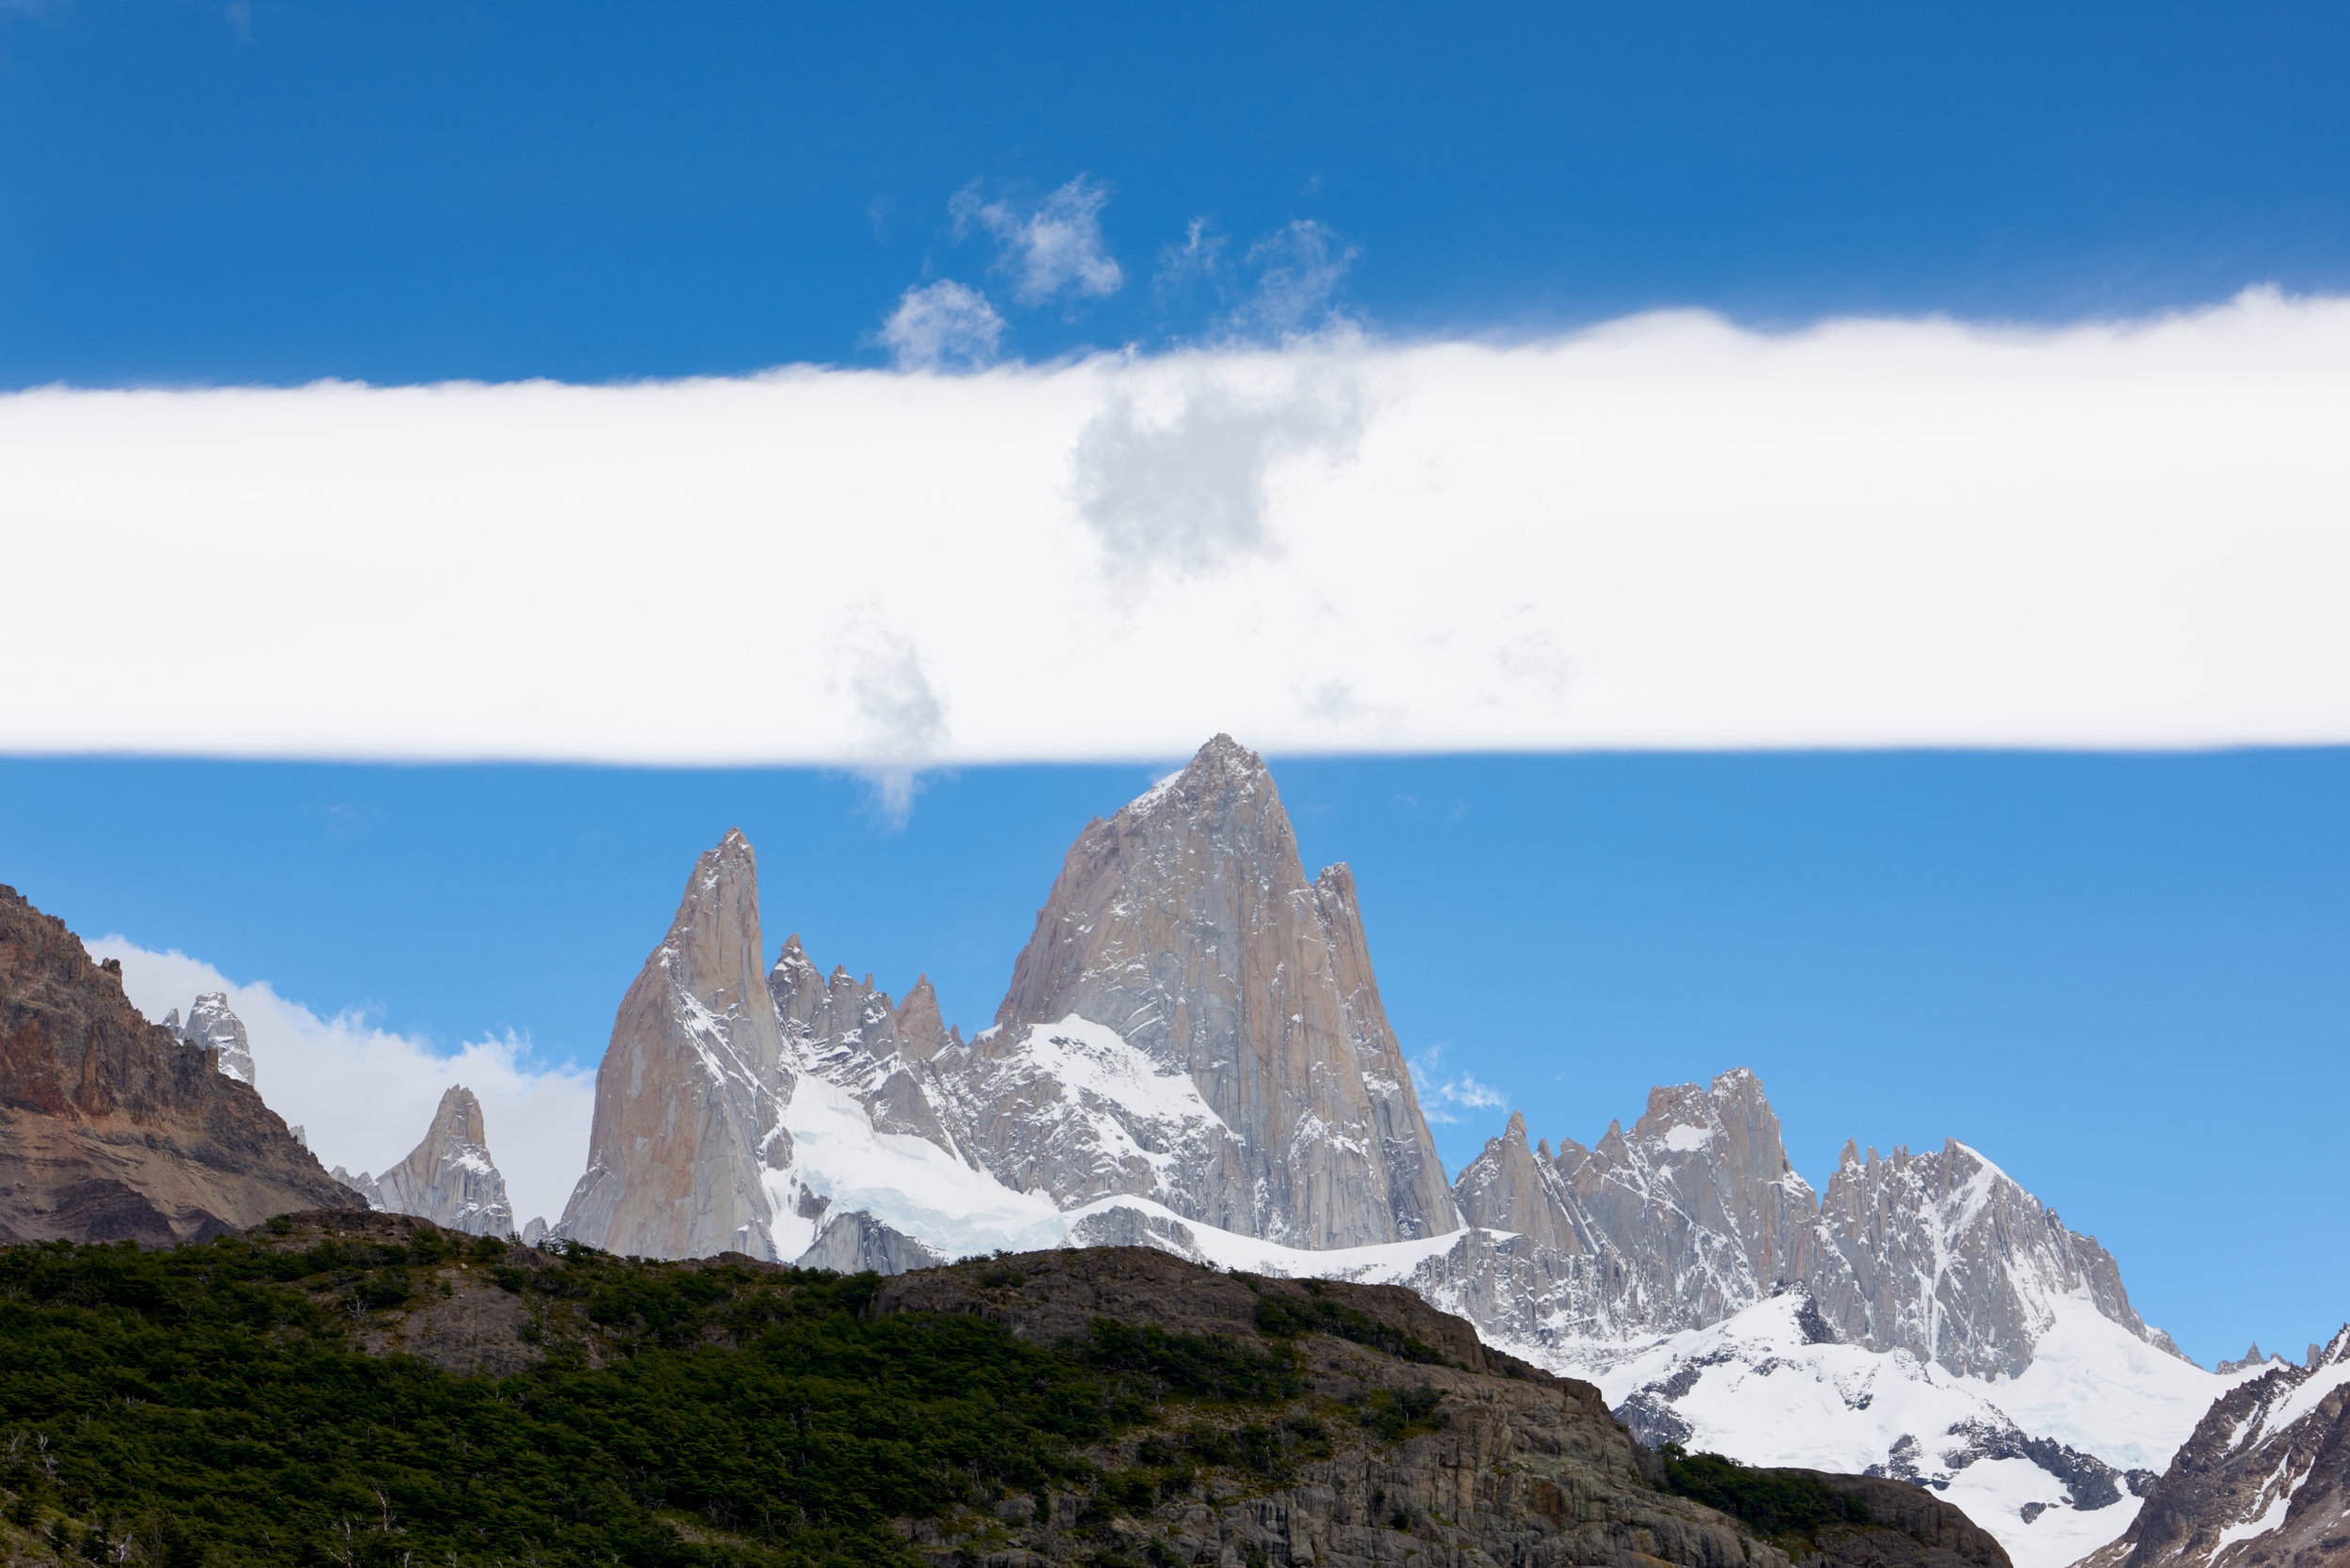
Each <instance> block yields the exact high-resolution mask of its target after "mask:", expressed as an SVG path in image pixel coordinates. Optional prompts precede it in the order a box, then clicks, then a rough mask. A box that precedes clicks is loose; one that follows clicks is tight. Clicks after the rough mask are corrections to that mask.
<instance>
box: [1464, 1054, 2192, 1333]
mask: <svg viewBox="0 0 2350 1568" xmlns="http://www.w3.org/2000/svg"><path fill="white" fill-rule="evenodd" d="M1526 1133H1527V1129H1526V1123H1525V1121H1524V1119H1523V1118H1519V1117H1513V1118H1512V1121H1511V1123H1510V1125H1509V1127H1508V1128H1507V1129H1506V1130H1505V1131H1504V1132H1503V1134H1502V1136H1501V1137H1497V1138H1495V1139H1493V1140H1492V1141H1490V1142H1489V1143H1487V1145H1486V1146H1485V1149H1484V1151H1483V1152H1482V1153H1481V1154H1480V1155H1479V1156H1478V1158H1477V1159H1476V1160H1474V1161H1473V1162H1471V1163H1470V1164H1469V1165H1468V1166H1467V1167H1466V1168H1464V1169H1463V1171H1462V1172H1461V1176H1460V1178H1459V1180H1458V1181H1457V1182H1456V1183H1455V1184H1454V1193H1455V1196H1456V1197H1457V1199H1458V1200H1459V1202H1460V1205H1461V1211H1462V1213H1463V1215H1465V1217H1466V1218H1467V1219H1468V1220H1469V1221H1470V1223H1471V1224H1473V1225H1478V1226H1482V1227H1486V1228H1489V1229H1492V1230H1496V1231H1514V1232H1517V1233H1518V1234H1520V1235H1521V1236H1523V1237H1525V1238H1526V1239H1527V1242H1528V1245H1527V1246H1526V1247H1521V1248H1519V1249H1517V1251H1516V1253H1515V1254H1513V1257H1514V1261H1515V1265H1516V1266H1515V1268H1514V1269H1513V1272H1514V1273H1515V1274H1516V1275H1517V1276H1518V1277H1519V1288H1516V1289H1513V1290H1512V1291H1511V1292H1510V1293H1509V1303H1508V1305H1505V1304H1504V1303H1502V1302H1499V1301H1488V1302H1486V1303H1484V1304H1482V1307H1481V1315H1479V1320H1478V1321H1479V1322H1480V1323H1481V1325H1485V1326H1486V1327H1487V1328H1488V1331H1489V1332H1496V1333H1500V1334H1502V1335H1504V1336H1506V1337H1507V1338H1509V1339H1510V1340H1512V1341H1518V1342H1524V1343H1529V1344H1536V1345H1544V1344H1548V1345H1559V1346H1572V1345H1575V1344H1577V1343H1585V1344H1590V1345H1591V1346H1592V1347H1593V1348H1592V1349H1591V1350H1590V1352H1589V1354H1595V1355H1601V1356H1605V1355H1606V1352H1605V1350H1604V1348H1602V1347H1604V1345H1605V1343H1606V1341H1610V1340H1636V1341H1637V1340H1642V1339H1646V1338H1651V1337H1653V1336H1654V1335H1656V1334H1659V1333H1668V1334H1669V1333H1675V1332H1679V1331H1682V1330H1685V1329H1692V1328H1700V1327H1703V1326H1705V1325H1709V1324H1713V1323H1718V1322H1721V1321H1722V1320H1724V1319H1725V1318H1728V1317H1730V1316H1731V1315H1732V1314H1733V1313H1735V1312H1737V1311H1739V1310H1742V1309H1745V1308H1747V1307H1749V1306H1752V1305H1754V1304H1755V1303H1756V1302H1759V1301H1763V1300H1766V1299H1768V1298H1769V1297H1770V1296H1772V1295H1774V1294H1778V1293H1779V1292H1782V1291H1785V1290H1787V1289H1789V1288H1791V1287H1795V1286H1800V1287H1802V1288H1803V1289H1804V1290H1805V1291H1806V1292H1807V1293H1808V1294H1809V1295H1810V1299H1811V1301H1812V1303H1813V1305H1814V1309H1816V1310H1817V1311H1818V1312H1819V1313H1820V1314H1821V1315H1822V1317H1823V1318H1824V1319H1825V1322H1826V1323H1827V1325H1829V1328H1830V1331H1831V1332H1832V1333H1833V1334H1834V1336H1835V1338H1836V1339H1837V1341H1840V1342H1842V1343H1848V1344H1857V1345H1863V1346H1866V1347H1867V1348H1869V1349H1871V1350H1878V1351H1891V1350H1895V1349H1901V1350H1906V1351H1908V1352H1910V1353H1911V1354H1912V1355H1914V1356H1918V1357H1919V1359H1920V1360H1924V1361H1931V1362H1934V1363H1935V1364H1936V1365H1939V1366H1941V1367H1943V1368H1945V1369H1947V1370H1948V1371H1950V1372H1954V1373H1958V1374H1960V1375H1962V1376H1965V1375H1979V1376H2010V1377H2012V1376H2014V1375H2016V1374H2017V1373H2019V1372H2022V1371H2023V1370H2024V1369H2025V1368H2027V1367H2029V1365H2030V1364H2031V1359H2032V1349H2033V1345H2034V1343H2035V1342H2036V1339H2037V1333H2038V1330H2039V1329H2040V1328H2042V1327H2043V1326H2045V1324H2046V1323H2047V1322H2048V1321H2049V1320H2050V1319H2051V1317H2052V1315H2053V1305H2052V1304H2053V1303H2054V1302H2056V1301H2057V1300H2058V1299H2060V1298H2064V1297H2071V1296H2074V1295H2076V1294H2085V1295H2086V1297H2087V1299H2089V1300H2090V1301H2091V1302H2092V1305H2093V1306H2094V1307H2095V1309H2096V1310H2097V1311H2098V1312H2099V1313H2100V1314H2101V1315H2103V1316H2105V1317H2106V1318H2107V1319H2109V1320H2111V1321H2112V1322H2114V1323H2115V1324H2118V1325H2121V1326H2122V1327H2123V1329H2124V1330H2125V1331H2126V1332H2128V1333H2129V1334H2131V1335H2132V1336H2134V1337H2136V1338H2137V1339H2139V1340H2141V1341H2144V1342H2146V1343H2147V1344H2150V1345H2153V1346H2154V1347H2155V1348H2157V1349H2159V1350H2161V1351H2164V1352H2165V1353H2167V1354H2170V1355H2173V1356H2175V1355H2177V1351H2176V1349H2175V1347H2173V1346H2172V1345H2171V1344H2170V1339H2169V1337H2168V1336H2167V1335H2164V1334H2163V1333H2162V1331H2161V1330H2159V1329H2155V1328H2150V1327H2149V1326H2148V1325H2146V1324H2145V1322H2144V1321H2143V1320H2142V1319H2140V1318H2139V1315H2138V1313H2137V1312H2136V1311H2135V1310H2134V1309H2132V1308H2131V1306H2130V1303H2129V1293H2128V1292H2127V1291H2126V1290H2124V1289H2123V1284H2122V1277H2121V1270H2120V1267H2119V1266H2118V1265H2117V1264H2116V1263H2115V1262H2114V1260H2113V1257H2112V1254H2110V1253H2108V1252H2107V1251H2106V1250H2105V1248H2103V1247H2099V1246H2098V1245H2097V1243H2096V1239H2095V1238H2094V1237H2092V1236H2083V1235H2080V1234H2078V1233H2076V1232H2075V1231H2069V1230H2067V1229H2065V1227H2064V1225H2063V1223H2062V1221H2061V1220H2060V1219H2059V1218H2058V1216H2057V1215H2056V1214H2055V1212H2054V1211H2053V1210H2049V1209H2046V1208H2045V1207H2043V1205H2042V1204H2041V1203H2040V1201H2039V1200H2037V1199H2035V1198H2033V1197H2032V1196H2031V1194H2029V1192H2026V1191H2025V1190H2024V1189H2023V1187H2022V1186H2021V1185H2019V1184H2017V1183H2016V1182H2015V1181H2014V1179H2013V1178H2012V1177H2010V1176H2009V1175H2008V1174H2007V1173H2006V1172H2005V1171H2003V1170H2001V1169H1999V1168H1998V1167H1997V1166H1995V1165H1993V1164H1992V1163H1991V1162H1990V1161H1989V1160H1987V1159H1985V1158H1984V1157H1983V1156H1982V1154H1980V1153H1978V1152H1975V1151H1974V1150H1972V1149H1970V1148H1968V1147H1967V1146H1966V1145H1965V1144H1963V1143H1959V1142H1957V1141H1956V1140H1954V1139H1953V1140H1951V1142H1949V1143H1947V1144H1945V1145H1944V1147H1943V1148H1942V1149H1941V1150H1940V1151H1938V1152H1926V1153H1920V1154H1912V1153H1911V1152H1909V1151H1908V1150H1906V1149H1896V1150H1895V1151H1894V1152H1893V1153H1892V1154H1891V1155H1890V1156H1885V1155H1880V1154H1878V1152H1876V1151H1875V1150H1873V1149H1872V1150H1870V1151H1869V1152H1868V1153H1867V1155H1866V1157H1865V1158H1864V1157H1863V1156H1862V1154H1861V1153H1860V1152H1859V1149H1858V1147H1857V1145H1854V1144H1847V1145H1846V1146H1845V1151H1844V1155H1843V1159H1842V1162H1841V1165H1840V1166H1839V1168H1838V1169H1837V1171H1836V1174H1835V1175H1834V1176H1833V1177H1832V1178H1831V1179H1830V1180H1829V1183H1828V1187H1827V1191H1826V1193H1825V1195H1822V1196H1815V1195H1814V1192H1813V1189H1812V1187H1811V1185H1810V1184H1809V1183H1808V1182H1806V1181H1805V1180H1804V1179H1803V1178H1802V1177H1801V1176H1800V1175H1798V1174H1797V1173H1796V1172H1795V1169H1794V1164H1793V1163H1792V1162H1791V1161H1790V1160H1789V1158H1788V1156H1787V1151H1786V1147H1785V1145H1784V1144H1783V1142H1782V1141H1781V1139H1780V1135H1779V1123H1778V1116H1777V1114H1776V1113H1775V1112H1773V1110H1772V1109H1771V1106H1770V1103H1769V1101H1768V1100H1767V1099H1766V1098H1765V1097H1764V1095H1763V1085H1762V1082H1761V1080H1759V1079H1758V1078H1756V1077H1755V1075H1754V1074H1752V1073H1749V1072H1747V1071H1746V1070H1745V1069H1743V1068H1739V1069H1734V1070H1732V1071H1731V1072H1728V1073H1724V1074H1721V1075H1720V1076H1718V1077H1716V1078H1715V1079H1714V1081H1713V1082H1712V1084H1710V1085H1699V1084H1683V1085H1681V1086H1679V1087H1678V1088H1669V1089H1657V1090H1652V1091H1651V1092H1650V1094H1649V1104H1648V1109H1647V1111H1646V1113H1645V1114H1643V1115H1642V1116H1641V1117H1640V1119H1639V1121H1637V1122H1636V1123H1635V1124H1634V1125H1633V1127H1632V1130H1631V1131H1630V1132H1629V1133H1627V1132H1626V1131H1625V1130H1624V1129H1623V1127H1622V1123H1620V1122H1611V1123H1610V1124H1609V1125H1608V1128H1607V1131H1606V1135H1605V1136H1603V1137H1601V1138H1600V1140H1599V1141H1598V1143H1597V1144H1595V1145H1593V1146H1592V1147H1590V1148H1589V1149H1586V1148H1584V1147H1583V1146H1582V1145H1580V1144H1577V1143H1575V1142H1573V1141H1572V1140H1562V1141H1561V1144H1560V1147H1559V1152H1557V1153H1555V1154H1554V1153H1552V1152H1551V1151H1550V1148H1549V1145H1548V1142H1547V1140H1545V1141H1544V1143H1543V1147H1542V1148H1541V1149H1540V1150H1539V1151H1532V1150H1528V1148H1527V1146H1526ZM1427 1268H1428V1275H1429V1283H1430V1286H1431V1288H1432V1289H1435V1290H1438V1291H1440V1292H1442V1291H1452V1292H1459V1291H1461V1290H1463V1289H1464V1287H1465V1281H1464V1278H1463V1274H1464V1271H1463V1270H1462V1269H1461V1268H1459V1267H1456V1266H1449V1265H1448V1264H1446V1263H1445V1262H1441V1261H1432V1262H1430V1263H1429V1264H1428V1265H1427Z"/></svg>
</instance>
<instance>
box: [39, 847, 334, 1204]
mask: <svg viewBox="0 0 2350 1568" xmlns="http://www.w3.org/2000/svg"><path fill="white" fill-rule="evenodd" d="M224 1011H225V1010H224ZM0 1152H4V1153H0V1237H5V1236H10V1235H12V1236H14V1237H17V1238H49V1237H62V1238H65V1239H68V1240H73V1241H108V1240H118V1239H125V1238H127V1239H131V1240H135V1241H138V1242H140V1243H143V1244H145V1245H149V1246H163V1245H167V1244H169V1243H172V1242H175V1241H188V1240H202V1239H204V1238H206V1237H209V1236H212V1235H216V1234H219V1233H221V1232H222V1231H229V1230H237V1229H241V1228H243V1227H245V1226H249V1225H253V1224H256V1223H258V1222H259V1221H261V1220H263V1219H266V1218H268V1217H269V1216H270V1215H276V1214H283V1213H285V1212H287V1211H289V1210H293V1209H314V1208H317V1207H320V1206H321V1205H322V1204H323V1205H341V1204H345V1203H348V1202H350V1201H351V1199H352V1195H351V1194H350V1193H349V1192H348V1191H346V1190H345V1189H344V1188H343V1187H342V1186H340V1185H339V1184H337V1183H336V1182H335V1181H334V1180H332V1179H331V1178H330V1177H329V1176H328V1175H327V1174H326V1172H325V1171H324V1170H323V1169H321V1168H320V1166H319V1162H318V1161H317V1160H316V1159H315V1158H313V1157H312V1156H311V1154H310V1152H309V1151H308V1150H307V1149H305V1148H304V1147H303V1146H302V1145H301V1143H300V1142H299V1141H298V1140H297V1139H296V1138H295V1137H293V1136H292V1134H290V1132H289V1131H288V1130H287V1127H286V1123H285V1122H284V1121H281V1120H280V1119H279V1118H278V1117H277V1115H276V1113H274V1111H272V1110H271V1109H270V1108H269V1107H268V1106H267V1105H263V1104H262V1103H261V1099H260V1096H259V1095H258V1094H256V1093H254V1091H253V1088H252V1085H251V1084H250V1083H249V1082H245V1081H242V1080H240V1079H238V1078H235V1077H232V1076H230V1075H228V1074H226V1073H224V1072H222V1071H221V1070H220V1058H219V1055H218V1052H217V1050H216V1049H214V1048H212V1047H211V1046H208V1045H207V1046H197V1045H190V1044H184V1043H181V1042H180V1040H179V1039H178V1038H176V1037H175V1036H174V1035H173V1033H172V1032H171V1030H169V1029H167V1028H164V1027H162V1026H161V1025H157V1024H149V1022H147V1020H146V1019H145V1018H144V1017H142V1016H141V1015H140V1014H139V1011H138V1010H137V1009H136V1008H134V1007H133V1006H132V1005H131V1002H130V999H129V998H128V997H126V996H124V995H123V994H122V969H121V966H120V964H118V963H116V962H114V961H112V960H109V961H108V962H107V963H106V964H93V963H91V962H90V957H89V953H88V952H87V950H86V949H84V948H83V946H82V943H81V940H80V939H79V938H78V937H76V936H75V935H74V934H73V933H71V932H70V931H68V930H67V929H66V927H65V923H64V922H63V921H61V920H58V919H56V918H55V917H51V916H47V915H43V914H42V913H40V911H39V910H38V909H35V908H34V907H33V906H32V904H31V903H30V902H27V901H26V900H25V899H24V896H23V895H22V894H20V893H18V892H17V891H16V890H15V889H14V888H12V887H0Z"/></svg>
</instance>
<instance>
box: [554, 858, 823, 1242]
mask: <svg viewBox="0 0 2350 1568" xmlns="http://www.w3.org/2000/svg"><path fill="white" fill-rule="evenodd" d="M790 1087H791V1086H790V1083H789V1079H788V1076H787V1073H786V1069H785V1067H784V1065H783V1036H782V1033H781V1030H780V1028H779V1027H778V1025H777V1021H776V1009H775V1004H774V1002H773V1001H772V1000H771V999H770V997H769V996H768V992H767V978H766V965H765V964H763V963H762V962H761V961H760V927H759V868H758V864H757V862H756V860H755V858H754V857H753V855H752V853H751V846H750V841H749V840H748V839H744V837H743V835H742V834H741V833H740V832H739V831H738V832H730V833H729V834H728V835H727V836H726V838H725V839H723V840H722V841H721V842H720V843H719V844H718V846H717V847H716V848H715V849H713V850H711V851H709V852H708V853H706V854H705V855H702V856H701V858H700V859H699V860H698V861H697V862H696V864H695V867H694V872H693V875H692V876H690V877H689V878H687V879H686V884H685V894H684V897H683V898H682V900H681V902H679V904H678V911H677V917H676V918H675V919H674V920H672V921H671V922H670V926H669V933H668V935H667V937H666V939H664V941H663V942H662V944H661V946H660V947H658V948H655V949H653V950H652V953H651V954H650V956H649V957H648V958H647V959H646V960H645V967H644V969H643V971H642V972H641V973H639V974H638V975H637V977H636V980H635V983H634V984H632V985H631V986H630V987H629V989H628V994H627V995H626V996H623V997H622V998H621V999H620V1009H619V1017H618V1018H617V1019H616V1020H615V1021H614V1024H613V1027H612V1043H611V1045H610V1047H609V1048H608V1049H607V1050H606V1051H605V1053H604V1058H603V1065H602V1066H601V1067H600V1068H599V1069H598V1070H597V1073H596V1110H595V1120H594V1123H593V1125H592V1127H591V1129H590V1132H589V1134H588V1143H587V1158H588V1165H587V1174H586V1175H584V1176H582V1177H581V1178H580V1179H579V1184H578V1185H577V1186H575V1187H574V1188H573V1189H572V1197H571V1202H570V1204H569V1205H568V1206H567V1207H566V1208H565V1209H564V1212H563V1219H562V1223H561V1225H560V1226H559V1229H560V1231H562V1233H563V1234H565V1235H567V1236H571V1237H572V1238H574V1239H577V1240H579V1241H584V1242H587V1244H588V1245H590V1246H593V1247H603V1249H604V1250H606V1251H610V1252H620V1253H635V1254H643V1255H647V1256H650V1257H656V1258H694V1257H706V1256H709V1255H711V1254H713V1253H717V1252H725V1251H738V1252H747V1253H749V1254H751V1255H752V1256H754V1257H760V1258H766V1257H771V1256H772V1255H773V1247H774V1244H773V1241H772V1239H771V1236H772V1225H773V1221H774V1217H775V1213H774V1207H773V1204H772V1202H771V1200H770V1198H769V1195H768V1193H767V1191H766V1188H765V1186H764V1184H763V1173H764V1172H765V1171H766V1170H768V1169H778V1170H780V1169H783V1168H786V1167H788V1166H789V1165H790V1163H791V1135H790V1134H789V1133H787V1132H785V1131H784V1130H783V1128H782V1125H781V1122H780V1120H779V1117H778V1115H777V1102H778V1095H779V1094H782V1095H788V1094H789V1092H790Z"/></svg>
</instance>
